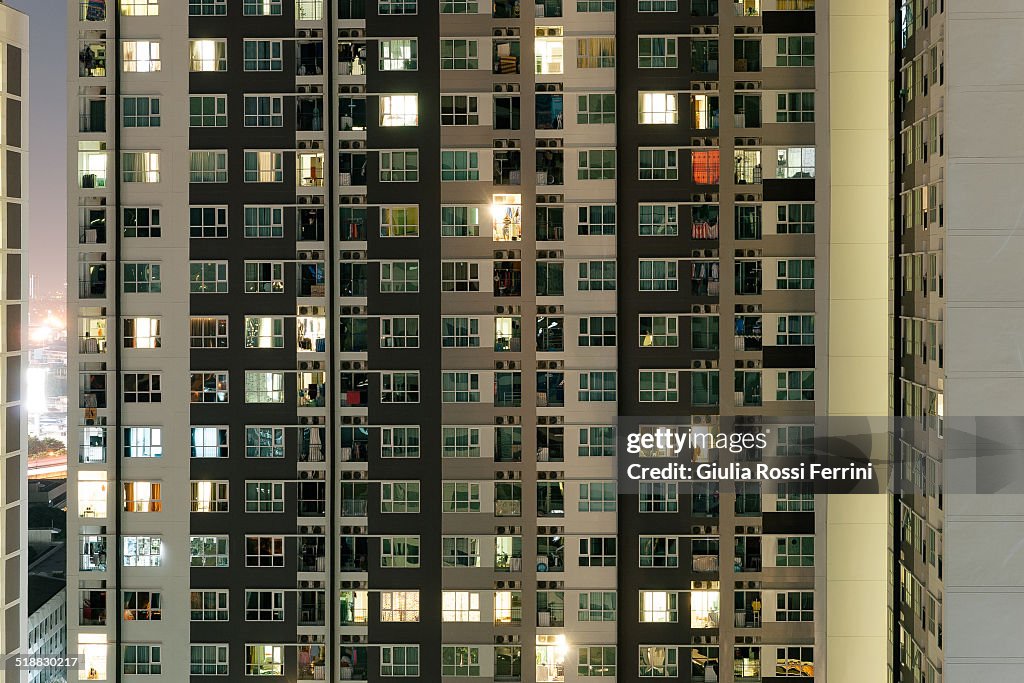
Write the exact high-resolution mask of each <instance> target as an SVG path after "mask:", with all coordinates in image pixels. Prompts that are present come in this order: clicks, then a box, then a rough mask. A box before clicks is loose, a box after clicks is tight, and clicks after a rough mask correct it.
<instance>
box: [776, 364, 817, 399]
mask: <svg viewBox="0 0 1024 683" xmlns="http://www.w3.org/2000/svg"><path fill="white" fill-rule="evenodd" d="M775 400H776V401H813V400H814V370H785V371H782V372H780V373H778V383H777V384H776V390H775Z"/></svg>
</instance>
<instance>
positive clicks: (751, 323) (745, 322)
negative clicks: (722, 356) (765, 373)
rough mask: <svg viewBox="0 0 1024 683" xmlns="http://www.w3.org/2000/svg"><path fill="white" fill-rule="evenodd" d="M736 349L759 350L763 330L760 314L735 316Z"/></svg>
mask: <svg viewBox="0 0 1024 683" xmlns="http://www.w3.org/2000/svg"><path fill="white" fill-rule="evenodd" d="M735 331H736V335H735V337H734V339H735V343H734V346H735V350H736V351H761V350H762V348H763V331H762V325H761V316H759V315H741V316H736V328H735Z"/></svg>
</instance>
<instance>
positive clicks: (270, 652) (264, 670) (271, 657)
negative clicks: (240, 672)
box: [245, 645, 284, 676]
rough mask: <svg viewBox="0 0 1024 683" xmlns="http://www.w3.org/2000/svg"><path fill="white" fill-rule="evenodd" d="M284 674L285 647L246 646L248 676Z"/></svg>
mask: <svg viewBox="0 0 1024 683" xmlns="http://www.w3.org/2000/svg"><path fill="white" fill-rule="evenodd" d="M283 672H284V647H283V646H281V645H246V646H245V675H246V676H281V675H282V674H283Z"/></svg>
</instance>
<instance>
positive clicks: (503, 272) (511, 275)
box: [494, 261, 523, 297]
mask: <svg viewBox="0 0 1024 683" xmlns="http://www.w3.org/2000/svg"><path fill="white" fill-rule="evenodd" d="M522 270H523V264H522V261H497V262H495V264H494V296H496V297H498V296H522V293H523V291H522V290H523V272H522Z"/></svg>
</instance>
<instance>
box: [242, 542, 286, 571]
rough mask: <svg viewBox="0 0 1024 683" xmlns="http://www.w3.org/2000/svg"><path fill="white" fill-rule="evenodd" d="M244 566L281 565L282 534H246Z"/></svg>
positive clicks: (282, 557)
mask: <svg viewBox="0 0 1024 683" xmlns="http://www.w3.org/2000/svg"><path fill="white" fill-rule="evenodd" d="M245 566H246V567H283V566H284V536H246V537H245Z"/></svg>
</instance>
